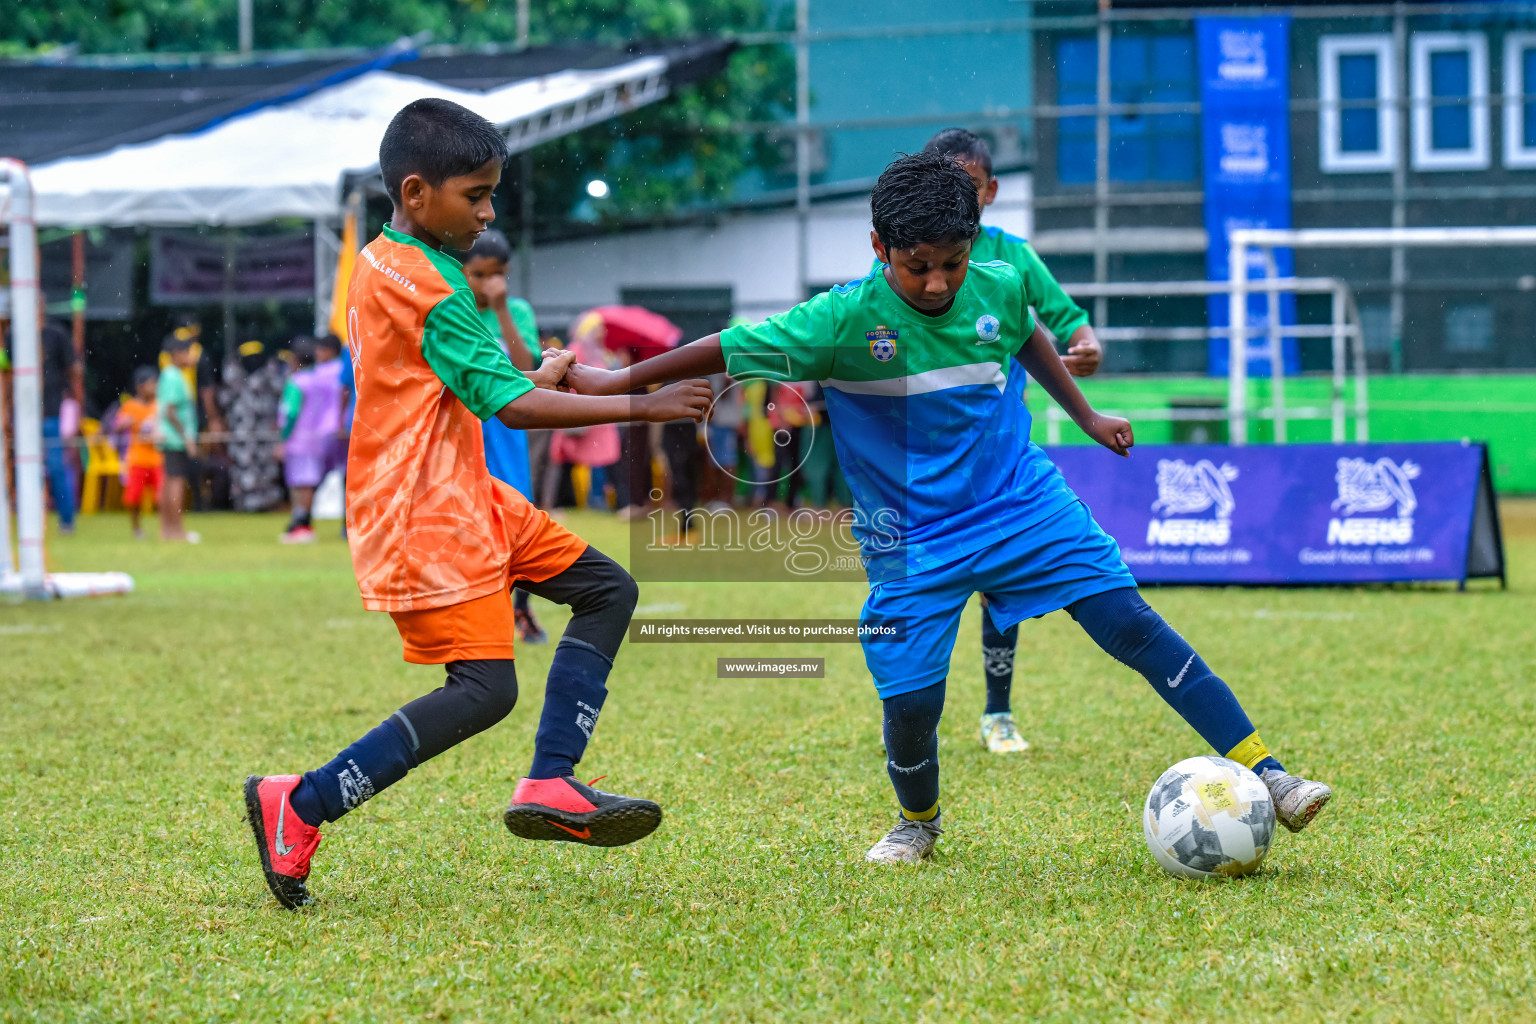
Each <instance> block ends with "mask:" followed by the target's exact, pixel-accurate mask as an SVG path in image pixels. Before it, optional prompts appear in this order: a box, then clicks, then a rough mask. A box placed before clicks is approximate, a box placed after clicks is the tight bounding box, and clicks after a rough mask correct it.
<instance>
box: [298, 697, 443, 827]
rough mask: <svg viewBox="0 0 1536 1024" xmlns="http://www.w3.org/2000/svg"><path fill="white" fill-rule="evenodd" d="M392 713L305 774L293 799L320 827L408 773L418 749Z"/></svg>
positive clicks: (300, 812)
mask: <svg viewBox="0 0 1536 1024" xmlns="http://www.w3.org/2000/svg"><path fill="white" fill-rule="evenodd" d="M396 721H397V720H396V719H395V718H394V717H390V718H387V719H385V720H384V721H383V722H381V723H379V724H378V725H376V726H374V727H373V728H372V729H371V730H369V731H368V732H367V733H366V734H364V736H363V738H362V739H360V740H358V741H357V742H356V743H354V744H352V745H351V746H350V747H348V748H347V749H346V750H343V751H342V752H341V753H339V754H337V755H336V756H335V757H333V758H332V759H331V760H330V763H328V764H326V765H324V766H323V767H320V768H316V769H315V770H314V771H311V772H305V773H304V778H303V780H301V781H300V782H299V785H298V787H297V788H296V789H294V791H293V795H292V796H290V797H289V798H288V802H289V803H290V804H291V805H292V806H293V811H294V813H295V814H297V815H298V816H299V817H300V818H301V819H302V820H303V821H304V822H305V823H307V824H309V825H313V826H315V827H316V828H318V827H319V826H321V825H323V824H324V823H325V822H327V821H335V820H336V819H337V818H339V817H341V816H342V815H343V814H346V813H347V812H348V811H350V810H352V809H353V808H354V807H356V806H357V805H358V804H360V803H362V802H363V801H364V800H368V799H371V798H372V797H374V796H375V795H377V794H379V793H382V792H383V791H384V790H385V789H386V788H388V787H390V786H393V785H394V784H395V783H397V782H399V781H400V780H401V779H403V778H405V773H406V772H408V771H410V770H411V769H412V768H415V767H416V764H417V761H416V753H415V751H414V750H413V749H412V747H411V738H410V737H409V736H407V735H406V733H405V729H404V728H403V727H402V726H400V725H398V724H396Z"/></svg>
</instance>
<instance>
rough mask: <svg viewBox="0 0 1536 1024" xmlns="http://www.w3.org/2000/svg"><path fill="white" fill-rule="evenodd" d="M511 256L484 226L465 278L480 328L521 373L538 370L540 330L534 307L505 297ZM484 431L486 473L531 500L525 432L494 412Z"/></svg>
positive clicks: (466, 263)
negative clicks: (479, 320) (494, 414)
mask: <svg viewBox="0 0 1536 1024" xmlns="http://www.w3.org/2000/svg"><path fill="white" fill-rule="evenodd" d="M511 259H512V249H511V246H509V245H508V244H507V237H506V236H505V235H503V234H502V233H501V232H500V231H497V230H496V229H495V228H490V229H487V230H486V231H485V232H483V233H482V234H481V235H480V237H479V238H477V239H476V240H475V244H474V247H473V248H471V249H470V250H469V253H468V255H466V256H465V257H464V280H466V281H468V282H469V290H470V292H471V293H472V294H473V295H474V297H475V308H476V309H477V310H478V311H479V313H480V319H481V321H482V322H483V323H484V324H485V329H486V330H488V331H490V332H491V336H492V337H494V338H495V339H496V340H497V341H499V342H501V347H502V348H503V349H505V350H506V353H507V357H508V358H509V359H511V360H512V365H513V366H515V367H517V368H518V369H519V370H522V371H523V372H525V373H526V372H528V371H529V370H534V369H537V368H538V365H539V363H540V362H541V361H542V359H541V357H540V353H539V352H538V338H539V333H538V327H537V326H536V325H535V323H534V319H533V307H532V306H530V305H528V303H527V302H524V301H523V300H522V299H509V298H508V297H507V264H508V263H509V262H510V260H511ZM514 304H515V306H516V312H514ZM519 315H520V317H521V318H519ZM484 433H485V464H486V467H487V468H488V469H489V470H490V471H491V475H492V476H494V477H495V478H496V479H498V480H500V481H501V482H502V483H505V484H507V485H508V486H510V487H512V488H513V489H514V490H516V491H517V492H518V493H519V494H521V495H522V496H523V497H525V498H528V499H529V500H532V497H533V480H532V477H531V475H530V472H529V467H528V436H527V435H526V434H525V433H524V432H523V431H521V430H513V429H512V428H511V427H508V426H506V425H504V424H503V423H502V422H501V421H500V420H498V419H496V418H495V417H492V418H491V419H488V420H486V421H485V424H484Z"/></svg>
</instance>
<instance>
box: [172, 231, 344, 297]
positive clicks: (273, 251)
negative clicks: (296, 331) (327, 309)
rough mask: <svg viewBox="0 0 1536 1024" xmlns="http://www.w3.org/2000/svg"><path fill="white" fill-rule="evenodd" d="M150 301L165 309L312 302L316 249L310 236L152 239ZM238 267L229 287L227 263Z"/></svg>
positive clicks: (176, 234) (174, 233)
mask: <svg viewBox="0 0 1536 1024" xmlns="http://www.w3.org/2000/svg"><path fill="white" fill-rule="evenodd" d="M149 252H150V263H149V275H150V276H149V280H150V301H151V302H153V303H155V304H157V305H163V306H176V305H204V304H214V303H219V302H222V301H224V299H225V291H224V290H225V288H226V287H228V289H229V295H228V298H229V300H230V301H231V302H266V301H269V300H291V301H299V300H307V299H312V298H314V295H315V243H314V240H313V238H311V236H309V235H305V234H291V235H252V236H249V237H241V238H238V239H233V240H230V239H225V238H222V237H220V236H218V235H199V234H196V233H194V232H189V231H156V232H153V233H152V234H151V235H150V250H149ZM226 257H228V258H229V259H230V260H231V262H232V263H233V267H232V268H231V269H230V272H229V277H228V279H227V281H226V278H225V273H224V261H225V258H226Z"/></svg>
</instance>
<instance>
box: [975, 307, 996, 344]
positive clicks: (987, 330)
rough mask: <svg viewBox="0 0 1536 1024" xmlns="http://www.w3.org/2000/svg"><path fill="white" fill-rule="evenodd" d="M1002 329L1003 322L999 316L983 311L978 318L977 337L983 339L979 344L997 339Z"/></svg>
mask: <svg viewBox="0 0 1536 1024" xmlns="http://www.w3.org/2000/svg"><path fill="white" fill-rule="evenodd" d="M1002 330H1003V325H1002V322H1001V321H1000V320H998V319H997V317H995V316H993V315H992V314H991V313H983V314H982V315H981V316H980V317H978V318H977V320H976V337H978V338H980V339H981V341H978V342H977V344H978V345H979V344H981V342H984V341H996V340H997V336H998V335H999V334H1001V333H1002Z"/></svg>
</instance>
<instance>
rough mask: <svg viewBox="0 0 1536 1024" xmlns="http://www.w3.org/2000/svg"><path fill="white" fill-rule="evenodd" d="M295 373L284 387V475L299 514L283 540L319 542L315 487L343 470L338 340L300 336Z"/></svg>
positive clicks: (290, 522)
mask: <svg viewBox="0 0 1536 1024" xmlns="http://www.w3.org/2000/svg"><path fill="white" fill-rule="evenodd" d="M292 351H293V356H294V362H295V367H296V368H295V371H294V373H293V375H292V376H291V377H289V378H288V384H287V385H286V386H285V387H284V388H283V401H282V406H281V413H280V416H281V421H280V423H279V425H278V429H279V432H280V433H281V434H282V437H283V477H284V479H285V480H286V481H287V483H288V497H289V500H290V501H291V503H292V505H293V514H292V516H291V517H290V518H289V520H288V529H287V530H286V531H285V532H284V533H283V535H282V537H281V538H279V539H280V540H281V541H282V542H283V543H284V544H313V543H314V542H315V531H314V528H313V527H312V526H311V525H310V507H311V505H312V504H313V503H314V500H315V488H316V487H319V486H320V481H322V480H324V479H325V475H326V474H327V473H329V472H330V471H331V470H333V469H336V468H338V465H339V464H338V460H337V457H336V456H337V450H336V433H337V431H339V430H340V429H341V413H342V401H343V395H342V385H341V363H340V362H338V361H337V359H336V356H337V355H338V354H339V351H340V350H339V349H338V348H337V342H336V339H335V338H334V337H332V336H329V335H328V336H326V337H325V338H320V339H315V338H295V339H294V342H293V346H292Z"/></svg>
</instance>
